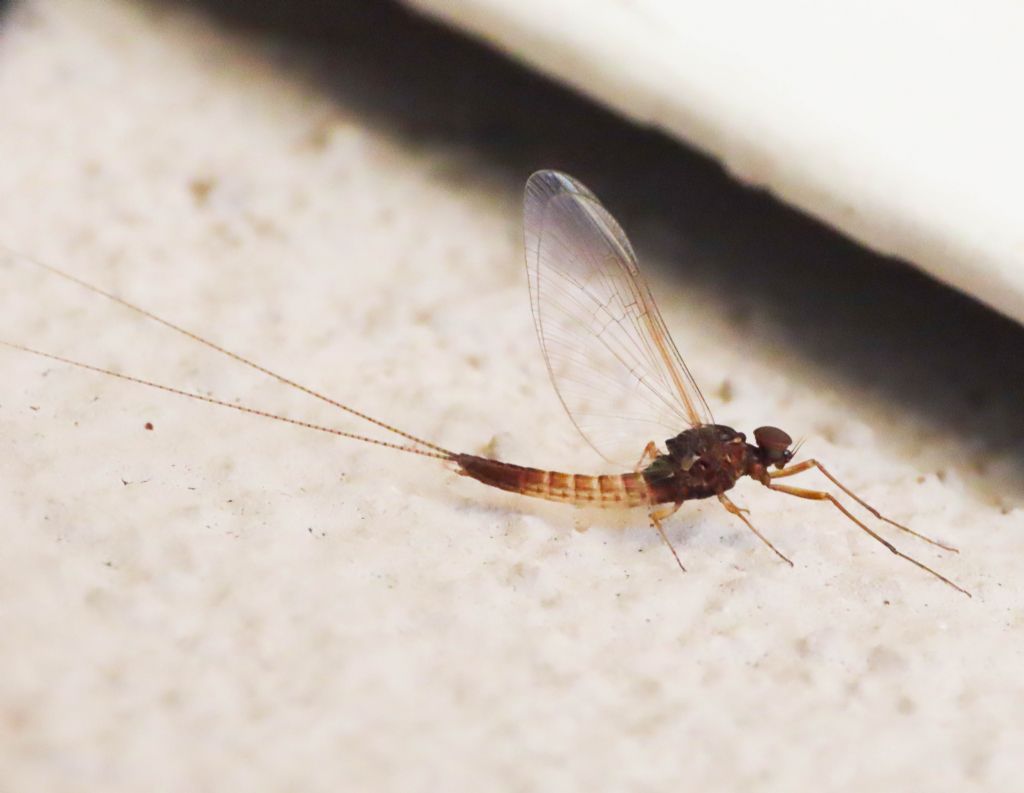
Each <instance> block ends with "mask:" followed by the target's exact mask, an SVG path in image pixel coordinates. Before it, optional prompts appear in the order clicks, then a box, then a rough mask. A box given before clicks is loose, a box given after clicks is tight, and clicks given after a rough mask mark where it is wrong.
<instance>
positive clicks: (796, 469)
mask: <svg viewBox="0 0 1024 793" xmlns="http://www.w3.org/2000/svg"><path fill="white" fill-rule="evenodd" d="M811 468H817V469H818V470H819V471H821V472H822V473H823V474H824V475H825V477H826V478H827V479H828V480H829V481H830V482H832V484H834V485H835V486H836V487H838V488H839V489H840V490H842V491H843V492H844V493H846V495H848V496H849V497H850V498H852V499H853V500H854V501H856V502H857V503H858V504H860V505H861V506H862V507H864V509H866V510H867V511H868V512H870V513H871V514H872V515H874V516H875V517H876V518H878V519H879V520H883V521H885V522H886V523H888V524H889V525H890V526H895V527H896V528H897V529H899V530H900V531H905V532H906V533H907V534H912V535H914V536H915V537H917V538H918V539H919V540H924V541H925V542H930V543H931V544H932V545H936V546H938V547H939V548H942V549H943V550H944V551H951V552H953V553H960V551H959V550H957V549H956V548H954V547H953V546H952V545H944V544H943V543H941V542H939V541H938V540H933V539H932V538H931V537H926V536H925V535H923V534H920V533H918V532H916V531H914V530H913V529H911V528H910V527H909V526H904V525H903V524H902V523H897V522H896V521H894V520H891V519H890V518H887V517H885V515H883V514H882V513H881V512H879V511H878V510H877V509H875V508H874V507H873V506H871V505H870V504H869V503H868V502H866V501H865V500H864V499H862V498H861V497H860V496H858V495H857V494H856V493H854V492H853V491H852V490H850V488H848V487H847V486H846V485H844V484H843V483H842V482H840V481H839V480H838V479H836V478H835V477H834V476H832V474H830V473H829V472H828V470H827V469H826V468H825V466H823V465H822V464H821V463H819V462H818V461H817V460H814V459H811V460H804V461H803V462H802V463H797V464H796V465H790V466H787V467H786V468H783V469H782V470H781V471H772V472H771V473H770V474H768V475H769V476H770V477H771V478H772V479H782V478H783V477H784V476H793V475H794V474H799V473H803V472H804V471H807V470H808V469H811ZM769 487H771V485H769Z"/></svg>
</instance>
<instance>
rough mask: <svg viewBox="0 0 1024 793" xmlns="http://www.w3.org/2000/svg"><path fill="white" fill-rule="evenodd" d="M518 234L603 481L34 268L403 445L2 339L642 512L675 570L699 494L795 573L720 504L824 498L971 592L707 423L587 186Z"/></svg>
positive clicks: (562, 178) (557, 366)
mask: <svg viewBox="0 0 1024 793" xmlns="http://www.w3.org/2000/svg"><path fill="white" fill-rule="evenodd" d="M524 230H525V249H526V272H527V281H528V286H529V293H530V302H531V306H532V309H533V319H534V324H535V327H536V331H537V337H538V339H539V341H540V346H541V350H542V351H543V354H544V359H545V362H546V364H547V368H548V372H549V374H550V376H551V381H552V383H553V385H554V387H555V390H556V392H557V394H558V397H559V399H560V400H561V402H562V404H563V406H564V407H565V410H566V412H567V413H568V414H569V418H570V419H571V420H572V422H573V424H574V425H575V426H576V428H577V429H578V430H579V432H580V434H581V435H582V436H583V438H584V439H585V440H586V441H587V443H589V444H590V445H591V446H592V447H593V448H594V450H595V451H597V452H598V453H599V454H600V455H601V456H602V457H604V458H605V459H606V460H607V461H609V462H620V461H623V460H624V455H626V454H630V453H631V454H632V457H633V459H632V460H628V461H627V462H623V467H624V468H628V470H626V471H625V472H623V473H619V474H611V475H599V476H591V475H586V474H570V473H561V472H557V471H546V470H541V469H537V468H529V467H524V466H520V465H513V464H511V463H506V462H503V461H500V460H493V459H489V458H486V457H482V456H478V455H474V454H465V453H460V452H453V451H451V450H449V449H446V448H444V447H442V446H440V445H438V444H436V443H433V442H431V441H427V440H424V439H423V438H420V437H417V436H415V435H413V434H411V433H408V432H405V431H404V430H400V429H398V428H397V427H394V426H392V425H390V424H388V423H386V422H384V421H380V420H379V419H376V418H373V417H371V416H369V415H367V414H365V413H363V412H361V411H358V410H356V409H354V408H352V407H350V406H348V405H345V404H342V403H341V402H338V401H336V400H334V399H331V398H330V397H328V396H325V395H324V394H321V393H319V392H317V391H314V390H313V389H311V388H307V387H306V386H303V385H300V384H299V383H297V382H295V381H294V380H291V379H289V378H287V377H285V376H283V375H280V374H278V373H276V372H272V371H270V370H269V369H266V368H264V367H263V366H261V365H259V364H258V363H256V362H254V361H252V360H250V359H248V358H246V357H244V356H242V355H239V354H237V353H234V352H231V351H229V350H227V349H225V348H223V347H220V346H219V345H217V344H215V343H214V342H212V341H209V340H208V339H205V338H203V337H201V336H199V335H198V334H196V333H193V332H191V331H189V330H186V329H185V328H182V327H180V326H178V325H175V324H174V323H172V322H169V321H168V320H166V319H163V318H161V317H158V316H156V315H154V314H152V313H150V312H149V311H147V310H145V309H143V308H140V307H138V306H136V305H134V304H132V303H129V302H128V301H126V300H124V299H122V298H120V297H118V296H116V295H114V294H112V293H110V292H107V291H105V290H103V289H100V288H99V287H96V286H93V285H92V284H89V283H87V282H85V281H83V280H81V279H79V278H77V277H75V276H73V275H70V274H68V273H65V272H63V271H61V270H58V269H56V268H54V267H51V266H49V265H46V264H43V263H40V262H32V263H33V264H35V265H37V266H39V267H42V268H43V269H45V270H48V271H49V272H51V273H53V274H54V275H57V276H59V277H61V278H64V279H66V280H68V281H72V282H74V283H76V284H78V285H79V286H81V287H84V288H85V289H88V290H89V291H91V292H94V293H96V294H99V295H102V296H103V297H106V298H108V299H110V300H112V301H114V302H116V303H119V304H121V305H122V306H125V307H127V308H129V309H131V310H132V311H135V312H137V313H139V314H141V315H143V316H145V317H147V318H149V319H150V320H153V321H155V322H157V323H159V324H161V325H163V326H165V327H167V328H170V329H172V330H174V331H176V332H178V333H180V334H183V335H185V336H187V337H189V338H191V339H193V340H194V341H196V342H199V343H200V344H202V345H205V346H206V347H209V348H212V349H214V350H216V351H217V352H219V353H221V354H223V355H226V356H228V357H229V358H232V359H233V360H235V361H237V362H239V363H241V364H244V365H245V366H248V367H251V368H253V369H255V370H257V371H259V372H261V373H263V374H264V375H267V376H269V377H272V378H274V379H276V380H278V381H280V382H282V383H284V384H286V385H288V386H290V387H292V388H296V389H298V390H299V391H302V392H304V393H305V394H308V395H309V396H312V397H314V398H316V399H319V400H322V401H324V402H326V403H328V404H330V405H332V406H334V407H336V408H339V409H341V410H343V411H345V412H347V413H349V414H351V415H353V416H356V417H357V418H359V419H362V420H364V421H366V422H369V423H370V424H374V425H376V426H377V427H380V428H382V429H384V430H387V431H388V432H389V433H391V434H392V435H394V436H395V437H396V438H397V440H396V441H394V442H388V441H382V440H379V439H376V438H370V437H367V436H365V435H361V434H357V433H352V432H347V431H343V430H339V429H336V428H333V427H325V426H321V425H316V424H311V423H308V422H304V421H298V420H296V419H292V418H288V417H286V416H280V415H276V414H272V413H269V412H266V411H263V410H259V409H256V408H253V407H249V406H245V405H240V404H237V403H229V402H224V401H221V400H219V399H215V398H213V397H210V396H205V395H201V394H195V393H192V392H188V391H184V390H181V389H178V388H174V387H172V386H168V385H163V384H160V383H156V382H152V381H149V380H144V379H141V378H137V377H133V376H131V375H127V374H123V373H120V372H115V371H112V370H109V369H105V368H103V367H99V366H94V365H91V364H88V363H83V362H81V361H75V360H71V359H68V358H65V357H62V356H60V355H55V354H52V353H48V352H43V351H40V350H36V349H33V348H31V347H27V346H25V345H22V344H17V343H13V342H6V341H0V344H3V345H5V346H7V347H11V348H14V349H16V350H21V351H23V352H29V353H32V354H34V355H38V356H42V357H44V358H49V359H51V360H55V361H59V362H62V363H65V364H69V365H71V366H75V367H78V368H80V369H87V370H90V371H93V372H98V373H101V374H105V375H109V376H112V377H116V378H120V379H122V380H127V381H130V382H133V383H137V384H140V385H145V386H149V387H151V388H157V389H160V390H162V391H166V392H170V393H172V394H177V395H179V396H184V397H188V398H190V399H195V400H200V401H203V402H207V403H210V404H214V405H220V406H223V407H228V408H231V409H233V410H238V411H241V412H244V413H249V414H253V415H257V416H263V417H266V418H271V419H274V420H277V421H283V422H287V423H289V424H294V425H298V426H300V427H306V428H308V429H313V430H319V431H321V432H327V433H331V434H333V435H337V436H341V437H345V438H351V439H354V440H358V441H362V442H365V443H371V444H376V445H378V446H385V447H388V448H391V449H396V450H399V451H402V452H407V453H411V454H417V455H420V456H423V457H430V458H435V459H439V460H443V461H446V462H448V463H451V464H453V465H454V467H455V469H456V470H457V471H458V472H459V473H461V474H463V475H464V476H467V477H469V478H471V479H474V480H476V481H478V482H480V483H482V484H484V485H488V486H491V487H496V488H499V489H501V490H506V491H511V492H514V493H520V494H522V495H526V496H532V497H535V498H541V499H546V500H549V501H558V502H564V503H568V504H575V505H581V506H583V505H587V506H597V507H606V508H642V509H645V510H647V513H648V516H649V519H650V523H651V526H652V527H653V528H654V529H655V530H656V531H657V532H658V534H659V536H660V537H661V539H662V541H663V542H664V544H665V545H666V546H667V547H668V549H669V550H670V551H671V553H672V556H673V557H674V559H675V561H676V563H677V564H678V565H679V567H680V569H683V570H685V568H684V567H683V563H682V561H681V560H680V558H679V554H678V553H677V551H676V549H675V547H674V546H673V545H672V542H671V541H670V540H669V537H668V535H667V534H666V532H665V530H664V527H663V525H662V524H663V522H664V521H665V520H666V519H667V518H668V517H669V516H671V515H672V514H673V513H675V512H676V510H678V509H679V507H680V506H681V505H682V504H684V503H686V502H687V501H692V500H696V499H706V498H715V499H717V500H718V501H719V503H721V505H722V506H723V507H724V508H725V509H726V510H727V511H728V512H729V513H730V514H731V515H733V516H735V517H736V518H738V519H739V520H740V521H742V522H743V524H744V525H745V526H746V527H747V528H748V529H749V530H750V531H751V532H752V533H753V534H754V535H755V536H756V537H757V539H759V540H760V541H761V542H762V543H764V544H765V545H766V546H767V547H768V548H769V549H771V550H772V551H773V552H774V553H775V554H776V556H778V557H779V559H781V560H782V561H783V562H785V563H786V564H789V565H790V566H792V565H793V562H792V561H791V560H790V559H789V558H788V557H787V556H785V555H784V554H783V553H782V552H781V551H780V550H779V549H778V548H776V547H775V545H774V544H772V542H771V541H770V540H769V539H768V538H767V537H766V536H765V535H764V534H762V533H761V532H760V531H759V530H758V529H757V528H756V527H755V526H754V524H753V523H752V522H751V521H750V519H749V518H748V517H747V510H745V509H741V508H740V507H738V506H736V504H734V503H733V501H732V500H731V499H730V498H729V496H728V495H727V493H728V491H730V490H732V488H733V486H734V485H735V484H736V483H737V481H739V480H740V479H742V478H743V477H750V478H751V479H753V480H754V481H756V482H759V483H760V484H762V485H764V486H765V487H767V488H768V489H770V490H773V491H775V492H778V493H783V494H786V495H790V496H795V497H797V498H803V499H810V500H816V501H827V502H829V503H831V504H832V506H833V507H835V508H836V509H837V510H838V511H839V512H841V513H842V514H843V515H844V516H845V517H846V518H848V519H849V520H850V521H852V522H853V523H854V524H855V525H856V526H857V527H858V528H859V529H860V530H861V531H863V532H864V533H866V534H867V535H868V536H869V537H871V538H872V539H874V540H875V541H877V542H878V543H880V544H881V545H883V546H884V547H885V548H887V549H888V550H889V551H890V552H891V553H893V554H895V555H896V556H898V557H900V558H901V559H904V560H906V561H908V562H910V563H911V564H913V565H915V566H917V567H918V568H920V569H921V570H924V571H925V572H927V573H930V574H931V575H933V576H934V577H936V578H938V579H939V580H940V581H942V582H944V583H946V584H948V585H949V586H951V587H953V588H954V589H956V590H957V591H958V592H962V593H963V594H965V595H967V596H968V597H970V593H969V592H967V590H965V589H963V588H962V587H960V586H958V585H957V584H955V583H954V582H953V581H951V580H950V579H948V578H946V577H945V576H943V575H942V574H940V573H939V572H937V571H936V570H934V569H932V568H931V567H929V566H927V565H925V564H924V563H922V562H920V561H918V560H917V559H914V558H913V557H911V556H908V555H907V554H904V553H903V552H902V551H900V550H899V549H897V548H896V546H895V545H893V544H892V543H891V542H889V541H888V540H887V539H885V538H884V537H882V536H881V535H880V534H879V533H878V532H876V531H874V530H873V529H871V528H870V527H869V526H868V525H867V524H866V523H864V522H863V521H861V520H860V519H859V518H857V517H856V516H855V515H854V514H853V513H852V512H850V511H849V510H848V509H847V508H846V507H845V506H844V505H843V504H842V503H841V502H840V501H839V499H837V498H836V496H835V495H833V494H832V493H830V492H828V491H825V490H816V489H808V488H804V487H796V486H794V485H791V484H787V483H785V482H782V481H780V480H783V479H786V478H788V477H792V476H796V475H798V474H802V473H805V472H809V471H811V470H812V469H816V470H817V471H818V472H819V473H821V474H822V475H823V476H825V478H826V479H828V480H829V481H830V482H831V483H832V484H833V485H835V486H836V487H837V488H838V489H839V490H840V491H842V492H843V493H844V494H846V495H847V496H848V497H849V498H851V499H853V501H855V502H856V503H857V504H859V505H860V506H861V507H862V508H864V509H865V510H867V511H868V512H869V513H871V514H872V515H873V516H874V517H875V518H876V519H878V520H880V521H883V522H885V523H887V524H889V525H890V526H893V527H895V528H897V529H899V530H900V531H902V532H904V533H906V534H910V535H913V536H914V537H917V538H919V539H921V540H924V541H925V542H928V543H931V544H932V545H935V546H938V547H939V548H942V549H944V550H947V551H951V552H954V553H956V552H957V550H956V549H955V548H953V547H951V546H948V545H944V544H942V543H940V542H939V541H937V540H934V539H931V538H929V537H926V536H924V535H923V534H919V533H918V532H916V531H914V530H913V529H910V528H909V527H907V526H904V525H902V524H900V523H896V522H895V521H893V520H890V519H889V518H887V517H885V516H884V515H882V514H881V513H880V512H879V511H878V510H877V509H875V508H874V507H872V506H871V505H869V504H868V503H867V502H865V501H864V500H863V499H861V498H860V497H859V496H857V495H856V494H855V493H854V492H853V491H852V490H850V489H849V488H848V487H846V486H845V485H844V484H842V483H841V482H840V481H839V480H838V479H837V478H836V477H835V476H833V475H832V474H831V473H830V472H829V471H828V470H827V469H826V468H825V467H824V466H823V465H822V464H821V463H820V462H818V461H817V460H815V459H807V460H804V461H802V462H796V463H794V462H793V458H794V456H795V454H796V452H797V449H795V448H794V446H793V441H792V439H791V438H790V436H789V435H788V434H787V433H786V432H784V431H783V430H781V429H779V428H778V427H770V426H766V427H759V428H757V429H755V430H754V433H753V436H754V442H753V443H749V442H748V441H747V437H746V435H744V433H742V432H738V431H737V430H734V429H733V428H732V427H727V426H725V425H722V424H717V423H715V420H714V418H713V417H712V415H711V410H710V409H709V408H708V404H707V402H706V400H705V399H704V396H703V395H702V394H701V392H700V389H699V388H698V387H697V384H696V382H695V381H694V379H693V376H692V375H691V374H690V371H689V370H688V369H687V367H686V364H685V363H684V362H683V359H682V357H681V356H680V354H679V351H678V350H677V349H676V346H675V344H674V343H673V341H672V337H671V336H670V335H669V332H668V329H667V327H666V325H665V321H664V320H663V319H662V317H661V313H660V312H659V311H658V307H657V305H656V304H655V302H654V298H653V296H652V294H651V290H650V288H649V287H648V285H647V282H646V281H645V279H644V278H643V276H642V275H641V273H640V270H639V267H638V264H637V257H636V254H635V253H634V252H633V248H632V246H631V245H630V243H629V240H628V239H627V238H626V235H625V233H624V232H623V231H622V229H621V227H620V226H619V224H618V223H617V222H616V221H615V219H614V218H613V217H612V215H611V214H610V213H609V212H608V210H606V209H605V208H604V206H603V205H602V204H601V202H600V201H599V200H598V199H597V198H596V196H595V195H594V194H593V193H592V192H590V190H588V189H587V188H586V187H584V186H583V185H582V184H581V183H580V182H579V181H577V180H576V179H573V178H572V177H570V176H567V175H566V174H563V173H559V172H557V171H551V170H544V171H538V172H537V173H535V174H533V175H532V176H531V177H530V178H529V180H528V181H527V183H526V189H525V200H524ZM653 427H658V428H663V429H664V432H665V433H666V434H669V435H670V437H668V440H666V441H664V447H665V448H664V451H663V450H662V449H660V448H659V447H658V445H657V443H656V442H655V441H654V440H647V442H646V445H645V446H644V447H643V451H642V453H641V454H640V455H639V459H638V460H637V459H636V450H637V449H638V448H639V443H637V441H638V439H644V438H650V435H651V431H652V428H653ZM641 433H646V434H641ZM630 444H631V445H632V446H631V451H630ZM627 459H628V458H627Z"/></svg>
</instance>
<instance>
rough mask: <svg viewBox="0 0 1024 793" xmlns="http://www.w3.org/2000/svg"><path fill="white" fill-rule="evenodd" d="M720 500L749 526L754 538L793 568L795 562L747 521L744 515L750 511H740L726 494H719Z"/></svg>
mask: <svg viewBox="0 0 1024 793" xmlns="http://www.w3.org/2000/svg"><path fill="white" fill-rule="evenodd" d="M718 500H719V501H721V502H722V506H723V507H725V508H726V509H727V510H728V511H729V512H731V513H732V514H733V515H735V516H736V517H737V518H739V519H740V520H742V521H743V522H744V523H746V524H747V528H748V529H750V530H751V531H752V532H754V536H756V537H757V539H759V540H760V541H761V542H763V543H764V544H765V545H767V546H768V547H769V548H771V549H772V550H773V551H775V554H776V556H778V557H779V558H780V559H781V560H782V561H784V562H785V563H786V564H788V565H789V566H790V567H792V566H793V562H792V561H791V560H790V559H789V558H788V557H787V556H786V555H785V554H784V553H782V551H780V550H779V549H778V548H776V547H775V546H774V545H772V543H771V541H770V540H769V539H768V538H767V537H765V536H764V535H763V534H761V532H759V531H758V530H757V529H756V528H754V524H753V523H751V522H750V521H749V520H747V516H746V515H744V514H743V513H744V512H750V510H749V509H740V508H739V507H737V506H736V505H735V504H733V503H732V500H731V499H730V498H729V497H728V496H727V495H725V493H719V494H718Z"/></svg>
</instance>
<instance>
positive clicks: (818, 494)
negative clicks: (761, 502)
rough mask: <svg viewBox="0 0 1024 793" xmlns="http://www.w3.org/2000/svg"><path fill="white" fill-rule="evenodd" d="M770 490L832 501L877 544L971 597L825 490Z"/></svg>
mask: <svg viewBox="0 0 1024 793" xmlns="http://www.w3.org/2000/svg"><path fill="white" fill-rule="evenodd" d="M768 488H769V489H770V490H777V491H778V492H780V493H787V494H789V495H791V496H796V497H797V498H808V499H811V500H813V501H831V502H832V505H833V506H834V507H835V508H836V509H838V510H839V511H840V512H842V513H843V514H844V515H846V517H848V518H849V519H850V520H852V521H853V522H854V523H856V524H857V525H858V526H859V527H860V528H861V530H862V531H863V532H865V533H866V534H867V535H868V536H869V537H871V538H872V539H874V540H876V541H877V542H880V543H882V545H884V546H885V547H886V548H888V549H889V550H890V551H891V552H892V553H894V554H895V555H896V556H898V557H900V558H901V559H905V560H907V561H908V562H910V563H911V564H912V565H914V566H916V567H919V568H921V569H922V570H924V571H925V572H927V573H931V574H932V575H933V576H935V577H936V578H938V579H939V580H940V581H942V582H944V583H946V584H949V585H950V586H951V587H953V589H955V590H956V591H957V592H963V593H964V594H965V595H967V597H971V593H970V592H968V591H967V590H966V589H963V588H962V587H959V586H957V585H956V584H954V583H953V582H952V581H950V580H949V579H948V578H946V577H945V576H944V575H942V574H941V573H937V572H936V571H935V570H932V568H930V567H928V565H926V564H923V563H922V562H919V561H917V559H914V558H913V557H911V556H907V555H906V554H905V553H902V552H901V551H899V550H898V549H897V548H896V546H895V545H893V544H892V543H891V542H889V541H888V540H887V539H885V538H884V537H882V536H881V535H879V534H877V533H875V532H873V531H872V530H871V529H869V528H868V527H867V526H866V525H864V524H863V523H861V522H860V521H859V520H857V518H856V517H854V515H853V513H851V512H850V511H849V510H848V509H847V508H846V507H844V506H843V505H842V504H840V503H839V501H838V500H836V497H835V496H833V495H832V494H831V493H826V492H825V491H823V490H807V489H806V488H803V487H791V486H790V485H774V484H773V485H768Z"/></svg>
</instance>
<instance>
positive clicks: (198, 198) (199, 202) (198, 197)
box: [188, 177, 217, 207]
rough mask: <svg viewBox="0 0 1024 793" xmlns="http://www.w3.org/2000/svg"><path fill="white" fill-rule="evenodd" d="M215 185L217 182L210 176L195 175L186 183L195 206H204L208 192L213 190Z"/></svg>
mask: <svg viewBox="0 0 1024 793" xmlns="http://www.w3.org/2000/svg"><path fill="white" fill-rule="evenodd" d="M216 185H217V183H216V182H215V181H214V180H213V179H211V178H210V177H197V178H195V179H193V180H192V181H191V182H189V183H188V189H189V192H190V193H192V198H193V199H194V200H195V202H196V206H200V207H201V206H206V202H207V200H208V199H209V198H210V193H212V192H213V188H214V187H216Z"/></svg>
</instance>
